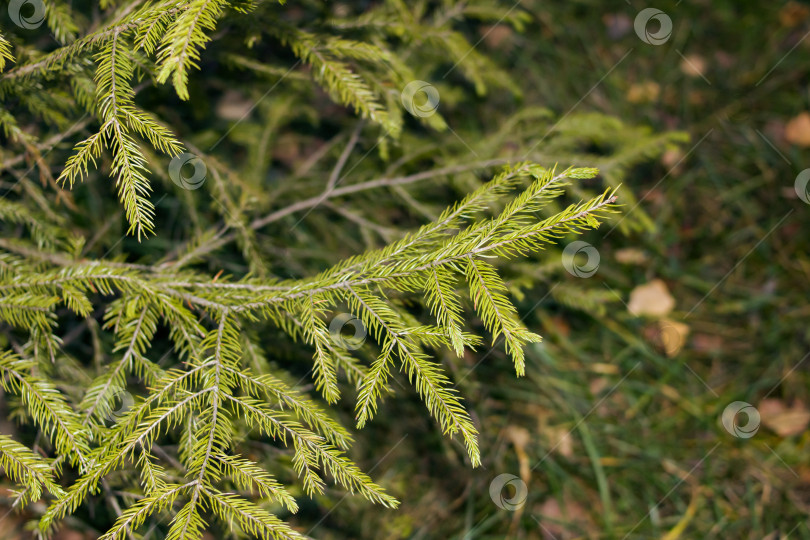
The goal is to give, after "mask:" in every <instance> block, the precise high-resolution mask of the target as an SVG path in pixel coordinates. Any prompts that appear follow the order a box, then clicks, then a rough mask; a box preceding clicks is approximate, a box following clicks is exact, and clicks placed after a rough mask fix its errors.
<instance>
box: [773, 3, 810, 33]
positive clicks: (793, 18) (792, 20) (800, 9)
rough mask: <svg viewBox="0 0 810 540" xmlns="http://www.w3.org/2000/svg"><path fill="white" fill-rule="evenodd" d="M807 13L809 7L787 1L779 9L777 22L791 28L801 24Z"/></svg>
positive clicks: (809, 12) (809, 13)
mask: <svg viewBox="0 0 810 540" xmlns="http://www.w3.org/2000/svg"><path fill="white" fill-rule="evenodd" d="M808 15H810V9H808V7H807V6H804V5H802V4H800V3H798V2H788V3H787V4H785V5H784V6H783V7H782V9H780V10H779V22H780V23H782V26H784V27H787V28H793V27H794V26H797V25H799V24H801V23H802V22H803V21H804V20H805V19H806V18H807V16H808Z"/></svg>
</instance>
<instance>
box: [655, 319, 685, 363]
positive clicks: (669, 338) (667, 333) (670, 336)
mask: <svg viewBox="0 0 810 540" xmlns="http://www.w3.org/2000/svg"><path fill="white" fill-rule="evenodd" d="M658 330H659V335H660V342H661V347H662V348H663V349H664V352H665V353H666V354H667V356H669V357H670V358H672V357H673V356H677V354H678V353H679V352H680V351H681V349H682V348H683V346H684V344H686V337H687V336H688V335H689V325H688V324H686V323H682V322H678V321H673V320H671V319H662V320H660V321H658Z"/></svg>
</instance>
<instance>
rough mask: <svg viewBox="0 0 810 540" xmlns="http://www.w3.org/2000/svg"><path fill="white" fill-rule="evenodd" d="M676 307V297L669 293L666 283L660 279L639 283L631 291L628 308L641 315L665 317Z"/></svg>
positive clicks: (637, 315) (634, 313)
mask: <svg viewBox="0 0 810 540" xmlns="http://www.w3.org/2000/svg"><path fill="white" fill-rule="evenodd" d="M674 307H675V299H674V298H672V295H671V294H669V290H668V289H667V286H666V284H665V283H664V282H663V281H661V280H660V279H654V280H652V281H650V282H649V283H645V284H643V285H639V286H638V287H636V288H635V289H633V290H632V292H631V293H630V302H629V303H628V304H627V309H628V310H629V311H630V313H632V314H633V315H635V316H636V317H640V316H642V315H648V316H650V317H663V316H665V315H667V314H669V312H670V311H672V309H673V308H674Z"/></svg>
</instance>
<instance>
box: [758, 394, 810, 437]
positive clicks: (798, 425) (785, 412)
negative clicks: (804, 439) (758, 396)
mask: <svg viewBox="0 0 810 540" xmlns="http://www.w3.org/2000/svg"><path fill="white" fill-rule="evenodd" d="M757 410H758V411H759V417H760V420H761V421H762V425H764V426H765V427H767V428H768V429H770V430H771V431H773V432H774V433H776V434H777V435H779V436H780V437H790V436H791V435H797V434H799V433H802V432H803V431H804V430H805V429H807V424H808V423H810V411H808V410H807V408H806V407H805V406H804V403H802V402H800V401H795V402H794V403H793V406H792V407H788V406H787V405H785V403H784V402H783V401H782V400H781V399H775V398H770V399H763V400H762V401H760V402H759V406H758V407H757Z"/></svg>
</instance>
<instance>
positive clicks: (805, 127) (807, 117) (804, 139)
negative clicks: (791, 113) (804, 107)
mask: <svg viewBox="0 0 810 540" xmlns="http://www.w3.org/2000/svg"><path fill="white" fill-rule="evenodd" d="M785 139H786V140H787V142H789V143H791V144H795V145H796V146H810V113H808V112H807V111H805V112H802V113H799V115H798V116H796V117H795V118H793V119H791V120H790V122H788V123H787V125H786V126H785Z"/></svg>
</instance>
